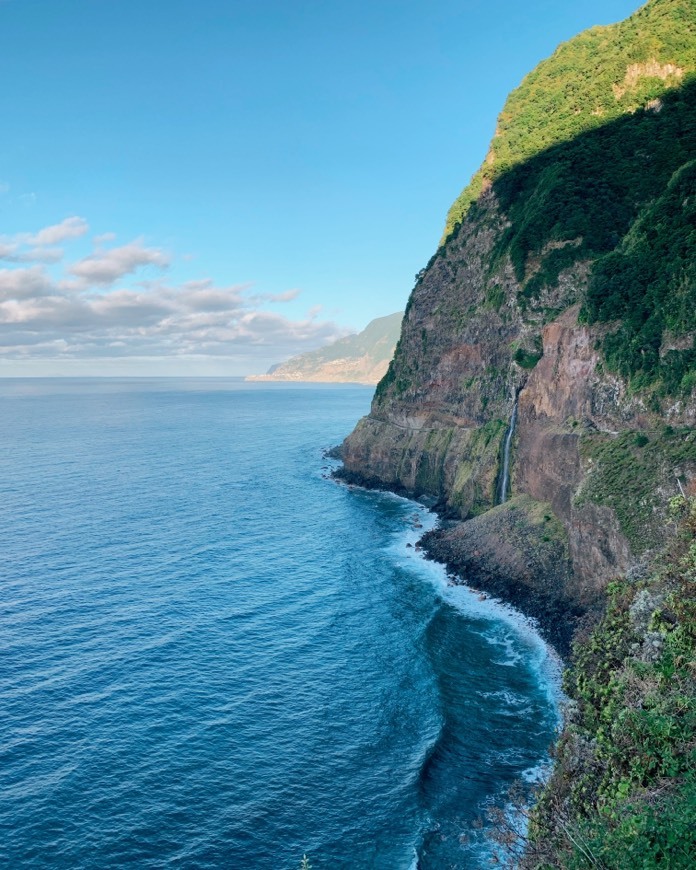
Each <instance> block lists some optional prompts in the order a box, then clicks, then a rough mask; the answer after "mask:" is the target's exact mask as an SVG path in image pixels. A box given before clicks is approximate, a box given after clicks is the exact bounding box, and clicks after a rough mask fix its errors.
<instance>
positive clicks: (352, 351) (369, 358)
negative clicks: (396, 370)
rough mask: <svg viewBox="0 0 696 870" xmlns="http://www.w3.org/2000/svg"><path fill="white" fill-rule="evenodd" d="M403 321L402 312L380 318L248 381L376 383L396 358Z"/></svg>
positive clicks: (251, 377)
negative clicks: (359, 329)
mask: <svg viewBox="0 0 696 870" xmlns="http://www.w3.org/2000/svg"><path fill="white" fill-rule="evenodd" d="M402 318H403V313H402V312H400V311H399V312H397V313H396V314H390V315H388V316H387V317H378V318H376V319H375V320H371V321H370V322H369V323H368V324H367V326H366V327H365V329H363V331H362V332H359V333H357V334H356V335H348V336H346V337H345V338H341V339H339V340H338V341H334V342H332V343H331V344H329V345H327V346H326V347H321V348H319V350H313V351H310V352H308V353H303V354H300V355H298V356H294V357H292V358H291V359H289V360H287V361H286V362H284V363H280V364H279V365H275V366H273V367H272V368H271V369H269V371H268V372H267V373H266V374H265V375H250V376H249V377H247V378H246V380H247V381H315V382H324V383H356V384H376V383H377V382H378V381H379V380H380V378H382V377H383V376H384V374H385V373H386V371H387V367H388V366H389V362H390V361H391V359H392V357H393V356H394V348H395V347H396V342H397V340H398V338H399V331H400V328H401V320H402Z"/></svg>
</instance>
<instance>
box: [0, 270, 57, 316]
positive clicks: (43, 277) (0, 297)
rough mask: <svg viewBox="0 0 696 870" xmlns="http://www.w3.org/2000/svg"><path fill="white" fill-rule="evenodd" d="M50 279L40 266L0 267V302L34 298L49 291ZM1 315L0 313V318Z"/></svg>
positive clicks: (50, 287) (50, 288)
mask: <svg viewBox="0 0 696 870" xmlns="http://www.w3.org/2000/svg"><path fill="white" fill-rule="evenodd" d="M52 289H53V287H52V284H51V281H50V279H49V277H48V275H47V274H46V272H45V271H44V269H43V268H42V267H41V266H31V267H30V268H28V269H0V303H2V302H5V301H7V300H14V301H15V302H16V301H18V300H22V299H34V298H36V297H40V296H43V295H46V294H47V293H50V292H51V290H52ZM1 317H2V315H1V314H0V318H1Z"/></svg>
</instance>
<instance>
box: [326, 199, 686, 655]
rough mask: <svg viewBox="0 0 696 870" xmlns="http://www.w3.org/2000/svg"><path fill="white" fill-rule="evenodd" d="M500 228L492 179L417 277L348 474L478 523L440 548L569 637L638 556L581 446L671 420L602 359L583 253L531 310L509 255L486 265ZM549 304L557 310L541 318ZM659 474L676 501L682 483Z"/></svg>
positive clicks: (434, 542)
mask: <svg viewBox="0 0 696 870" xmlns="http://www.w3.org/2000/svg"><path fill="white" fill-rule="evenodd" d="M504 230H505V219H504V218H503V217H502V216H501V215H500V212H499V208H498V205H497V202H496V199H495V195H494V193H493V192H492V191H488V192H487V193H486V194H484V196H483V197H482V199H481V200H480V201H479V204H478V211H477V216H476V218H475V220H470V221H468V222H467V223H465V225H464V226H463V228H462V231H461V232H460V233H459V235H458V236H456V237H455V238H454V239H451V240H450V241H449V242H448V243H447V245H446V246H445V247H444V248H443V249H442V250H441V251H440V253H439V254H438V256H437V257H436V258H435V259H434V261H433V262H432V264H431V266H430V268H429V269H428V270H427V271H426V272H425V274H424V275H423V276H422V278H421V280H420V281H419V283H418V284H417V285H416V287H415V289H414V291H413V295H412V298H411V301H410V304H409V307H408V309H407V312H406V315H405V317H404V322H403V327H402V336H401V340H400V345H399V349H398V353H397V355H396V357H395V360H394V363H393V365H392V368H391V370H390V372H389V374H388V375H387V377H386V378H385V380H384V381H382V383H381V384H380V386H379V387H378V390H377V394H376V396H375V399H374V401H373V406H372V410H371V413H370V415H369V416H368V417H366V418H364V419H363V420H361V421H360V423H359V424H358V426H357V427H356V429H355V431H354V432H353V433H352V434H351V435H350V436H349V437H348V438H347V439H346V441H345V442H344V445H343V448H342V455H343V461H344V470H343V472H342V473H343V476H344V477H345V478H347V479H348V480H351V481H353V482H359V483H364V484H367V485H369V486H377V487H386V488H389V489H393V490H396V491H398V492H402V493H405V494H409V495H412V496H415V497H417V498H423V497H426V498H431V499H434V500H435V501H437V503H438V506H439V508H440V510H441V512H442V513H443V514H444V515H446V516H449V517H458V518H460V519H469V522H467V523H464V524H463V525H461V524H460V525H459V526H458V527H453V528H452V527H450V528H448V529H446V530H445V531H444V532H441V533H437V534H435V535H433V536H431V539H430V540H429V542H428V546H429V550H430V552H431V554H432V555H434V556H438V557H439V558H441V559H443V560H444V561H446V562H447V563H448V564H449V565H450V567H451V568H452V569H454V570H456V571H457V572H460V573H463V576H464V577H465V578H467V579H469V580H470V581H471V582H473V583H474V584H475V585H478V586H480V587H481V588H483V589H487V590H489V591H491V592H493V593H494V594H499V595H502V596H503V597H506V598H508V599H512V600H513V601H515V603H517V604H520V605H521V606H522V607H523V608H524V609H525V610H526V611H527V612H529V613H532V614H534V615H537V616H539V617H540V618H541V620H542V623H543V624H544V625H545V626H546V628H547V633H548V634H549V636H551V637H553V639H554V640H555V642H556V643H557V645H558V646H559V648H562V649H567V644H568V641H569V637H570V634H571V633H572V627H573V625H574V622H575V619H576V618H577V617H579V616H580V614H582V613H584V612H587V611H588V610H592V609H593V608H594V607H595V606H596V605H597V603H598V602H599V601H600V600H601V596H602V593H603V589H604V587H605V585H606V583H607V581H608V580H609V579H611V578H612V577H615V576H617V575H618V574H620V573H623V572H625V571H626V570H627V569H628V568H629V567H630V566H631V565H632V564H634V563H636V562H637V560H638V559H639V558H640V556H641V552H640V550H638V551H636V549H635V548H634V549H632V547H631V545H630V544H629V541H628V539H627V536H626V534H625V533H624V530H623V529H622V526H621V522H620V521H619V518H618V517H617V514H616V512H615V511H614V510H613V509H612V508H611V507H609V506H606V505H605V504H602V503H597V502H596V501H592V500H582V499H581V498H579V495H580V494H581V493H582V489H583V483H584V482H585V480H586V479H587V477H588V475H589V474H592V473H593V472H594V467H593V460H592V458H591V457H589V458H588V457H587V456H584V455H583V450H582V449H581V448H582V445H583V444H584V443H593V439H597V438H600V439H601V438H603V437H604V438H607V439H611V438H613V437H614V436H615V435H616V434H617V433H618V432H620V431H622V430H626V429H632V430H636V431H637V432H641V431H646V432H648V433H652V432H654V431H656V430H658V429H659V428H660V427H662V426H664V424H665V422H666V421H665V419H664V418H663V417H661V416H660V415H659V414H657V413H655V412H654V411H650V410H649V409H648V408H647V407H646V403H645V401H644V400H643V399H642V398H641V397H640V396H639V395H630V394H629V391H628V389H627V385H626V383H625V382H624V381H623V380H622V379H621V378H619V377H618V376H616V375H613V374H611V373H608V372H606V371H605V370H604V368H603V365H602V359H601V354H600V352H599V351H598V350H597V347H598V342H599V339H600V338H601V336H602V334H603V332H604V330H605V327H603V326H597V327H588V326H586V325H584V324H582V323H579V322H578V314H579V309H580V305H579V304H578V302H577V300H579V299H581V298H582V295H583V292H584V289H585V286H586V282H587V268H586V265H585V264H580V265H576V266H574V267H573V268H571V269H569V270H567V271H566V272H565V273H563V274H562V275H561V277H560V280H559V282H558V286H557V287H556V288H554V289H553V290H552V291H548V292H547V293H546V294H545V297H544V298H543V300H542V302H541V303H540V304H539V305H538V308H537V310H535V309H534V308H532V309H531V310H530V309H529V308H527V309H526V310H523V309H522V308H521V307H520V304H519V301H518V300H519V297H518V293H519V291H520V289H521V288H520V285H519V283H518V282H517V281H516V279H515V277H514V274H513V270H512V268H511V266H510V264H509V263H508V262H506V261H505V260H503V261H502V262H500V263H498V264H497V266H496V267H495V268H494V269H491V268H490V263H491V260H492V258H493V250H494V247H495V243H496V240H497V239H498V238H499V237H500V234H501V233H502V232H504ZM551 306H553V307H554V308H555V309H556V310H557V311H558V310H559V309H560V313H559V314H558V315H557V316H555V317H554V318H553V319H552V320H551V321H550V322H547V323H545V324H544V312H545V311H548V308H549V307H551ZM539 343H540V344H541V357H540V358H539V360H538V362H537V363H536V365H534V367H533V368H532V369H531V370H528V369H525V368H524V367H523V366H522V365H519V364H518V363H517V362H515V358H516V353H517V356H519V349H520V348H521V349H523V350H525V351H526V352H527V353H530V354H534V353H536V355H537V356H538V354H539ZM515 395H518V401H519V410H518V422H517V430H516V434H515V439H514V446H513V469H512V492H513V495H515V494H516V495H517V496H521V497H522V500H521V501H520V500H518V501H516V502H515V500H514V499H513V503H512V504H513V508H514V511H513V512H512V513H510V511H502V512H501V509H500V508H495V509H493V508H494V500H495V489H496V480H497V476H498V474H499V467H500V452H501V444H502V439H503V437H504V434H505V431H506V427H507V424H508V421H509V418H510V414H511V411H512V406H513V403H514V398H515ZM693 411H694V408H693V402H691V403H690V402H682V403H681V404H679V405H678V406H677V407H676V410H675V411H674V413H673V414H672V416H671V417H670V422H671V423H672V424H673V425H679V424H689V422H690V420H691V419H693V416H692V415H693ZM682 466H683V467H681V468H680V474H681V478H680V480H681V481H682V483H683V484H684V485H688V484H689V481H691V480H693V479H694V477H695V476H696V441H694V442H693V444H692V448H691V449H690V450H687V453H686V462H685V463H682ZM663 472H664V473H662V476H661V477H660V481H661V485H662V486H663V487H664V492H665V498H664V499H663V502H665V501H666V498H667V496H668V495H672V494H677V491H678V490H677V483H676V480H675V479H674V477H672V479H671V480H670V479H669V471H665V470H664V469H663ZM535 505H542V506H544V507H543V511H544V512H545V513H546V514H547V515H549V516H551V517H553V518H555V519H557V520H558V521H560V524H561V528H562V529H563V534H564V536H565V537H564V541H563V555H562V556H561V554H560V551H554V552H555V556H554V558H551V559H549V558H545V559H540V558H539V556H538V550H539V535H540V534H541V536H542V537H543V534H542V533H541V532H540V531H539V524H538V522H534V521H532V520H530V516H532V514H534V513H535V511H536V513H538V508H536V507H534V506H535ZM480 514H483V515H482V516H480ZM472 517H475V519H471V518H472ZM512 518H514V523H513V526H514V529H513V526H511V525H510V524H511V523H512ZM521 529H523V530H524V532H522V531H520V530H521ZM513 540H514V541H515V542H516V543H515V544H514V546H513V544H512V543H511V542H512V541H513ZM534 542H536V543H534ZM558 546H560V545H558ZM547 549H548V548H547ZM547 555H548V554H547ZM562 614H564V616H562ZM564 619H565V623H563V620H564Z"/></svg>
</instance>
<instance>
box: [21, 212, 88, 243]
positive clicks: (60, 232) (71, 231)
mask: <svg viewBox="0 0 696 870" xmlns="http://www.w3.org/2000/svg"><path fill="white" fill-rule="evenodd" d="M88 230H89V224H88V223H87V221H86V220H85V219H84V218H81V217H69V218H65V220H63V221H61V222H60V223H59V224H53V225H52V226H50V227H44V229H42V230H39V232H38V233H36V234H35V235H33V236H29V237H27V240H26V241H27V243H28V244H30V245H37V246H39V247H42V246H44V245H58V244H60V242H64V241H66V240H67V239H78V238H80V236H84V235H85V233H86V232H87V231H88Z"/></svg>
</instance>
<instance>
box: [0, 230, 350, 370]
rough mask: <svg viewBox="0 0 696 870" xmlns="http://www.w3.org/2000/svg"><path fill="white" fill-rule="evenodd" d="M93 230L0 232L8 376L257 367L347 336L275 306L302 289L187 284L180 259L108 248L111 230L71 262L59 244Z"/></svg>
mask: <svg viewBox="0 0 696 870" xmlns="http://www.w3.org/2000/svg"><path fill="white" fill-rule="evenodd" d="M88 230H89V226H88V224H87V222H86V221H85V220H84V219H83V218H79V217H70V218H66V219H65V220H64V221H62V222H61V223H59V224H55V225H53V226H50V227H45V228H44V229H41V230H39V231H38V232H36V233H33V234H17V235H15V236H11V237H2V238H0V260H4V261H5V267H4V268H3V267H2V263H0V360H2V361H4V365H3V369H2V370H3V371H4V372H5V373H8V372H7V369H8V362H9V361H24V362H26V361H40V360H44V361H49V360H63V361H64V360H82V361H89V360H101V361H104V360H107V359H108V360H119V359H121V360H123V359H127V358H138V359H145V360H147V359H153V360H154V359H159V360H161V359H163V358H173V359H179V360H183V359H187V358H201V357H207V358H216V359H221V358H228V359H230V360H237V361H238V362H239V363H240V364H243V365H244V370H245V371H247V372H250V371H254V370H259V367H260V366H263V365H264V363H267V361H268V360H269V359H271V360H272V361H279V360H281V359H284V358H286V357H287V356H290V355H292V354H293V353H298V352H301V351H303V350H306V349H309V348H314V347H318V346H320V345H321V344H324V343H326V342H328V341H331V340H333V339H335V338H338V337H340V336H341V335H343V334H345V330H342V329H341V328H340V327H338V326H337V325H336V324H335V323H332V322H329V321H323V320H320V319H319V312H317V311H311V312H309V313H308V314H307V315H306V316H305V317H303V318H301V319H299V320H297V319H291V318H289V317H286V316H284V315H283V314H281V313H279V312H277V311H274V310H268V308H267V306H268V305H283V304H284V303H288V302H291V301H292V300H294V299H296V297H297V296H298V294H299V291H298V290H296V289H293V290H287V291H285V292H282V293H277V294H258V293H253V292H252V288H251V287H250V286H245V285H230V286H218V285H217V284H216V283H215V282H214V281H213V280H212V279H209V278H204V279H201V280H197V281H187V282H183V283H179V284H177V283H176V282H173V281H171V280H170V279H169V272H170V267H171V265H172V262H173V257H172V256H171V255H170V254H169V253H167V252H165V251H163V250H162V249H160V248H154V247H148V246H146V245H145V243H144V242H143V241H142V240H135V241H133V242H130V243H128V244H124V245H113V246H112V247H106V246H105V245H106V243H110V242H113V241H114V237H113V235H112V234H103V235H101V236H99V237H97V238H95V240H94V244H95V247H94V249H93V251H92V252H91V253H89V254H88V255H87V256H83V257H81V258H79V259H74V260H72V261H71V260H69V259H67V258H66V257H65V254H64V251H63V249H62V248H59V247H57V246H58V245H60V244H64V243H71V242H74V241H75V240H77V239H80V238H82V237H83V236H85V235H86V233H87V232H88ZM256 361H258V362H256ZM10 368H11V367H10ZM234 373H240V372H239V371H236V372H234Z"/></svg>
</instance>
